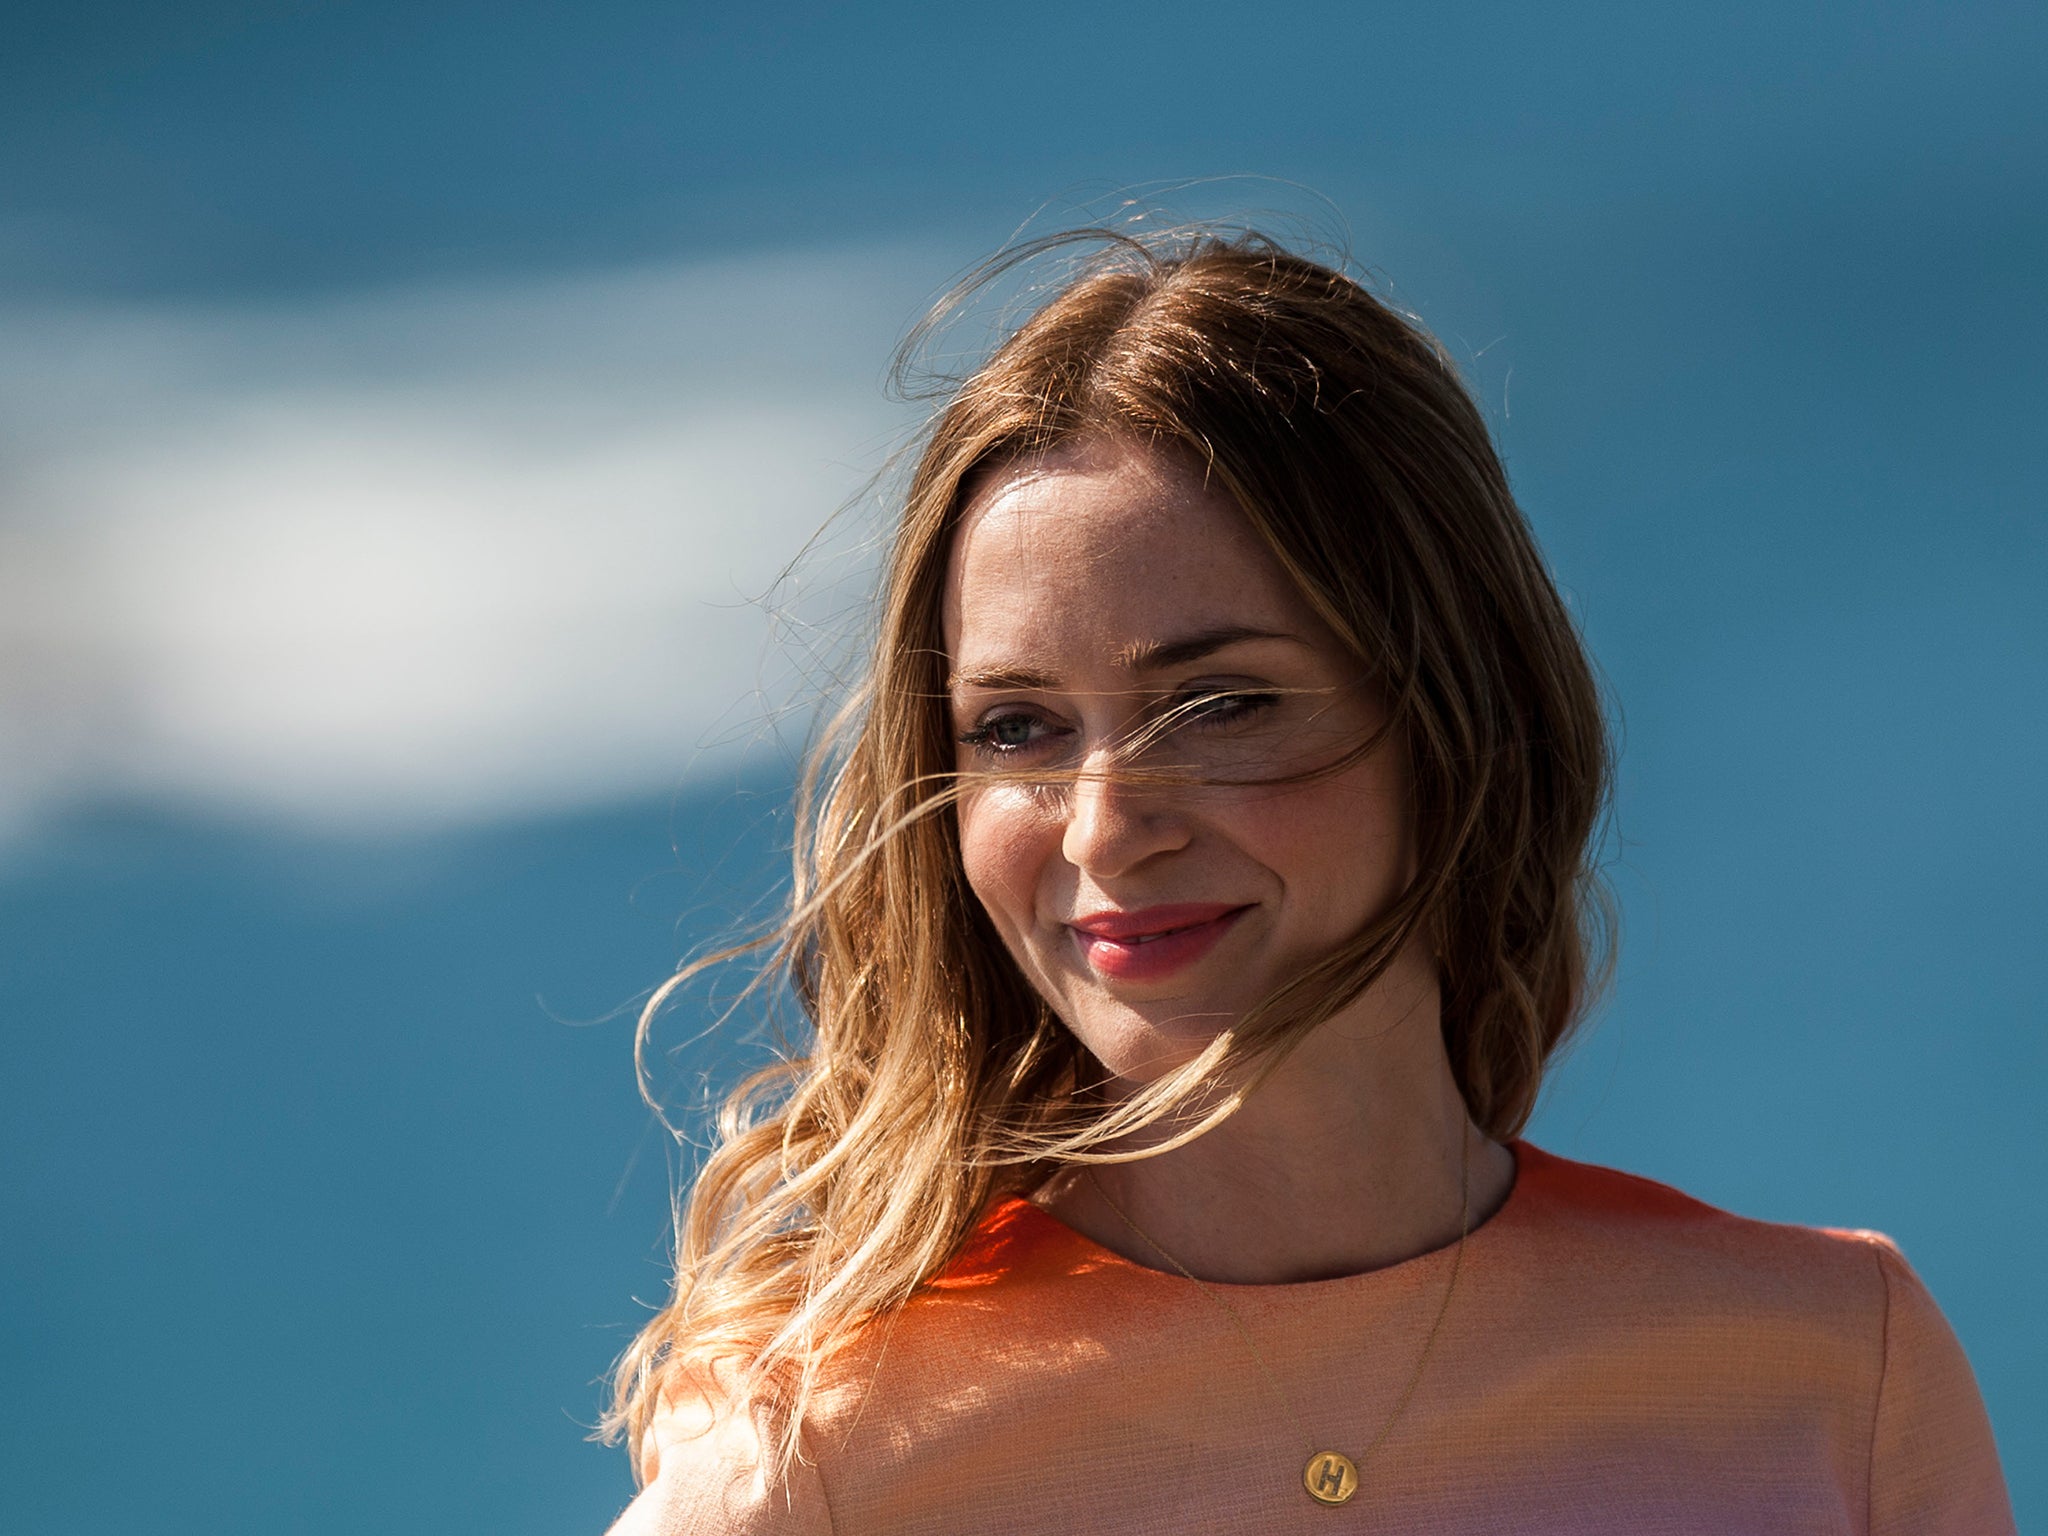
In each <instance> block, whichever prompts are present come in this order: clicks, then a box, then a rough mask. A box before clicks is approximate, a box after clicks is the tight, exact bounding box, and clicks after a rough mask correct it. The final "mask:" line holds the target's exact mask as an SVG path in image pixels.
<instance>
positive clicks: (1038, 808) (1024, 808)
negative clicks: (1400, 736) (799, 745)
mask: <svg viewBox="0 0 2048 1536" xmlns="http://www.w3.org/2000/svg"><path fill="white" fill-rule="evenodd" d="M943 621H944V633H945V643H946V649H947V660H948V664H949V673H950V679H949V700H948V708H949V710H950V719H951V723H952V727H953V734H954V736H955V737H956V740H957V743H958V744H957V746H956V754H957V757H956V761H957V765H958V766H959V768H960V769H961V770H963V771H964V772H967V773H970V774H972V773H987V772H990V771H991V770H993V771H996V772H999V773H1001V774H1002V775H1003V777H1001V778H993V779H985V780H983V781H981V782H980V783H979V784H978V785H976V786H974V787H972V788H970V789H969V791H968V792H967V794H966V795H965V797H964V798H963V800H962V802H961V804H960V807H959V828H960V847H961V857H962V861H963V864H964V866H965V869H966V873H967V878H968V882H969V884H970V885H971V886H972V888H973V890H974V893H975V895H976V896H977V897H978V898H979V899H980V901H981V903H982V905H983V906H984V907H985V908H986V910H987V912H988V914H989V917H990V919H991V921H992V922H993V923H994V925H995V928H996V930H997V932H998V933H1000V934H1001V935H1002V938H1003V942H1004V943H1005V945H1006V946H1007V947H1008V949H1009V951H1010V953H1011V955H1012V956H1013V957H1014V958H1015V960H1016V962H1017V964H1018V966H1019V968H1020V969H1021V970H1022V971H1023V973H1024V975H1025V976H1026V977H1027V978H1028V980H1029V982H1030V984H1031V985H1032V986H1034V987H1035V988H1037V990H1038V991H1039V992H1040V993H1041V995H1043V996H1044V997H1045V998H1046V999H1047V1001H1048V1002H1049V1003H1050V1004H1051V1005H1052V1007H1053V1009H1054V1010H1055V1012H1057V1013H1058V1015H1059V1016H1060V1018H1061V1019H1062V1020H1063V1021H1064V1022H1065V1023H1066V1024H1067V1026H1068V1027H1069V1028H1070V1029H1072V1030H1073V1032H1074V1034H1075V1035H1076V1036H1077V1037H1078V1038H1079V1039H1080V1040H1081V1042H1082V1043H1083V1044H1084V1045H1086V1046H1087V1048H1088V1049H1089V1050H1090V1051H1091V1052H1092V1053H1093V1054H1094V1056H1095V1057H1096V1059H1097V1060H1098V1061H1099V1062H1101V1063H1102V1065H1103V1067H1104V1068H1105V1073H1106V1076H1108V1077H1109V1078H1110V1079H1111V1080H1112V1081H1111V1084H1110V1088H1111V1091H1112V1092H1114V1091H1117V1090H1118V1088H1119V1087H1120V1086H1121V1087H1124V1088H1127V1087H1128V1086H1129V1085H1132V1084H1137V1083H1143V1082H1146V1081H1149V1080H1151V1079H1153V1078H1155V1077H1157V1076H1158V1075H1160V1074H1161V1073H1164V1072H1166V1071H1168V1070H1170V1069H1171V1068H1173V1067H1174V1066H1176V1065H1179V1064H1181V1063H1183V1062H1185V1061H1187V1060H1188V1059H1190V1058H1191V1057H1192V1056H1194V1055H1195V1054H1197V1053H1198V1052H1199V1051H1200V1050H1201V1049H1202V1048H1203V1046H1205V1045H1206V1044H1208V1043H1209V1041H1210V1040H1211V1039H1212V1038H1213V1037H1214V1035H1215V1032H1216V1031H1217V1030H1218V1029H1219V1028H1222V1027H1224V1026H1225V1025H1227V1024H1229V1023H1230V1022H1232V1021H1234V1020H1235V1019H1237V1018H1239V1017H1241V1016H1242V1015H1243V1013H1244V1012H1245V1011H1246V1010H1247V1009H1249V1008H1250V1007H1252V1006H1253V1005H1254V1004H1255V1003H1257V1002H1258V1001H1259V1000H1261V999H1262V998H1264V997H1265V996H1267V995H1268V994H1269V993H1271V992H1272V991H1273V990H1274V989H1275V988H1276V987H1277V986H1279V985H1280V984H1281V983H1282V982H1284V981H1285V980H1286V979H1287V978H1288V977H1290V976H1292V975H1294V974H1297V973H1298V972H1299V971H1300V969H1301V968H1303V967H1304V966H1306V965H1307V964H1309V963H1310V962H1312V961H1313V960H1314V959H1316V958H1317V957H1319V956H1321V955H1323V954H1326V953H1328V952H1329V951H1330V950H1331V949H1332V948H1334V947H1335V946H1337V945H1338V944H1340V943H1342V942H1343V941H1344V940H1345V939H1347V938H1349V937H1350V936H1351V935H1353V934H1355V933H1357V932H1358V931H1359V930H1360V929H1361V928H1363V927H1364V926H1365V925H1366V924H1367V923H1368V922H1369V921H1370V920H1371V919H1372V918H1373V917H1374V916H1375V915H1377V914H1378V913H1380V912H1381V911H1383V910H1384V909H1385V907H1386V906H1387V904H1388V903H1389V902H1390V901H1391V900H1393V899H1394V897H1395V896H1397V895H1398V894H1399V892H1400V891H1401V889H1402V888H1403V886H1404V884H1405V882H1406V880H1407V879H1408V877H1409V874H1410V872H1411V869H1412V859H1413V851H1412V830H1411V818H1410V814H1409V802H1408V789H1407V780H1406V772H1405V766H1404V765H1405V758H1404V756H1403V754H1402V751H1401V749H1400V746H1399V744H1398V742H1397V741H1394V740H1391V739H1390V740H1388V741H1387V742H1386V743H1385V744H1384V745H1382V746H1381V747H1380V748H1379V749H1378V750H1376V751H1374V752H1372V753H1370V754H1368V755H1366V756H1364V757H1362V758H1355V759H1354V760H1352V761H1349V762H1346V761H1345V758H1346V754H1347V752H1349V751H1350V750H1351V749H1352V748H1355V747H1356V746H1357V745H1358V744H1359V743H1360V742H1363V741H1366V740H1368V739H1369V738H1370V737H1371V736H1372V735H1373V734H1374V732H1375V731H1376V730H1378V729H1379V727H1380V726H1381V724H1382V723H1383V717H1382V714H1381V712H1380V704H1379V702H1378V697H1377V694H1376V692H1375V690H1374V689H1373V687H1372V685H1371V682H1370V679H1369V678H1368V677H1367V675H1366V673H1365V669H1364V668H1363V667H1362V666H1361V665H1360V664H1359V662H1358V661H1357V660H1356V659H1355V658H1354V657H1353V656H1351V655H1350V654H1349V653H1348V652H1347V651H1346V650H1345V649H1344V648H1343V647H1342V646H1341V645H1340V644H1339V643H1338V642H1337V640H1336V638H1335V637H1334V636H1333V635H1331V634H1330V632H1329V631H1328V629H1327V628H1326V627H1325V626H1324V625H1323V624H1322V622H1321V621H1320V620H1319V619H1318V618H1317V616H1316V614H1315V613H1314V611H1313V610H1312V609H1311V608H1310V607H1309V606H1308V603H1307V601H1306V600H1305V599H1304V598H1303V597H1302V595H1301V594H1300V592H1299V591H1298V590H1297V589H1296V588H1295V587H1294V585H1293V584H1292V583H1291V582H1290V581H1289V579H1288V578H1287V576H1286V574H1285V573H1284V572H1283V571H1282V570H1281V568H1280V566H1279V564H1278V562H1277V561H1276V560H1275V559H1274V557H1273V556H1272V554H1271V553H1270V552H1269V551H1268V550H1267V549H1266V547H1265V546H1264V544H1263V543H1262V542H1261V541H1260V539H1259V537H1258V535H1257V534H1256V532H1255V531H1254V530H1253V529H1252V527H1251V525H1250V524H1249V522H1248V521H1247V520H1246V519H1245V517H1244V515H1243V514H1242V512H1240V511H1239V509H1238V508H1237V507H1236V506H1235V505H1234V504H1233V503H1232V502H1231V500H1230V499H1229V497H1228V496H1227V495H1225V494H1224V493H1223V492H1222V491H1220V490H1219V489H1217V488H1215V487H1213V486H1210V485H1207V484H1205V483H1204V481H1203V479H1202V478H1201V477H1200V475H1199V474H1197V473H1196V472H1195V471H1194V470H1193V469H1192V468H1191V467H1189V466H1187V465H1185V464H1183V463H1182V462H1181V461H1180V460H1179V459H1177V458H1172V457H1167V456H1162V455H1159V454H1156V453H1154V452H1153V451H1151V450H1149V449H1147V448H1144V447H1141V446H1139V445H1136V444H1133V443H1130V442H1127V441H1124V440H1120V439H1089V440H1083V441H1081V442H1079V443H1073V444H1069V445H1066V446H1064V447H1062V448H1060V449H1058V450H1056V451H1054V452H1053V453H1050V454H1047V455H1043V456H1040V457H1036V458H1031V459H1027V460H1024V461H1021V462H1018V463H1014V464H1011V465H1009V466H1006V467H1005V468H1004V469H1002V470H1001V471H999V472H998V473H996V474H995V475H993V476H992V477H990V478H989V479H988V480H987V481H986V482H985V483H984V484H982V485H980V486H979V487H978V488H977V490H976V493H975V494H974V495H973V497H972V498H971V500H970V502H969V504H968V506H967V508H966V509H965V514H964V516H963V518H962V522H961V526H960V529H959V532H958V534H957V535H956V536H955V540H954V544H953V547H952V549H951V551H950V563H949V568H948V574H947V588H946V594H945V610H944V615H943ZM1134 738H1141V739H1142V740H1143V741H1144V746H1143V748H1142V750H1140V751H1138V752H1137V753H1136V754H1135V755H1132V754H1131V753H1130V751H1129V748H1128V744H1129V743H1130V742H1131V741H1132V740H1133V739H1134ZM1120 765H1121V767H1122V769H1123V772H1122V774H1121V776H1119V773H1118V769H1119V766H1120ZM1034 775H1040V776H1042V777H1039V778H1038V780H1037V782H1033V776H1034ZM1147 775H1150V776H1151V777H1152V778H1153V780H1154V782H1145V781H1144V780H1145V779H1146V777H1147ZM1176 775H1178V776H1179V777H1180V778H1181V779H1182V780H1183V782H1173V779H1174V777H1175V776H1176ZM1233 779H1234V780H1240V781H1248V782H1236V783H1232V782H1218V781H1229V780H1233ZM1276 781H1284V782H1276ZM1465 1125H1466V1120H1465V1112H1464V1107H1463V1104H1462V1102H1461V1101H1460V1100H1459V1098H1458V1094H1457V1090H1456V1087H1455V1084H1454V1083H1453V1080H1452V1077H1451V1073H1450V1068H1449V1064H1448V1061H1447V1060H1446V1058H1445V1054H1444V1049H1443V1044H1442V1039H1441V1036H1440V1033H1439V1028H1438V1006H1437V981H1436V974H1435V967H1434V962H1433V961H1432V959H1431V958H1430V956H1429V955H1428V954H1427V953H1426V952H1425V951H1424V950H1423V949H1422V948H1421V946H1420V945H1419V944H1417V945H1411V946H1410V947H1409V949H1408V951H1407V952H1405V953H1404V954H1403V955H1402V956H1401V957H1400V958H1399V959H1398V960H1397V962H1396V964H1395V965H1394V967H1393V968H1392V969H1391V970H1390V971H1389V972H1388V974H1387V975H1386V976H1385V977H1383V978H1382V979H1381V981H1380V982H1379V983H1377V984H1376V985H1375V986H1374V987H1372V988H1371V989H1370V990H1369V991H1368V992H1367V993H1366V994H1365V995H1364V996H1362V997H1360V998H1359V999H1357V1000H1356V1001H1354V1002H1353V1003H1352V1004H1351V1005H1350V1006H1349V1007H1347V1008H1346V1009H1344V1010H1343V1011H1342V1012H1340V1013H1339V1014H1338V1015H1336V1016H1335V1017H1334V1018H1332V1019H1330V1020H1328V1021H1327V1022H1325V1023H1324V1024H1322V1025H1320V1026H1319V1027H1318V1028H1317V1029H1316V1030H1315V1031H1314V1032H1313V1033H1312V1035H1311V1036H1310V1038H1309V1039H1308V1040H1307V1041H1306V1042H1304V1043H1303V1045H1302V1047H1301V1048H1300V1049H1299V1050H1297V1051H1295V1052H1294V1053H1293V1055H1291V1056H1290V1057H1289V1058H1288V1060H1287V1062H1286V1063H1285V1064H1284V1065H1283V1066H1282V1068H1281V1069H1280V1070H1279V1072H1277V1073H1276V1074H1275V1075H1274V1076H1273V1077H1272V1078H1271V1079H1269V1080H1268V1081H1267V1082H1266V1083H1265V1084H1264V1085H1263V1086H1262V1087H1261V1088H1260V1089H1259V1091H1258V1092H1257V1093H1256V1094H1254V1095H1253V1096H1252V1098H1251V1099H1250V1100H1249V1101H1248V1102H1247V1103H1246V1105H1245V1106H1244V1108H1243V1109H1241V1110H1240V1111H1239V1112H1238V1113H1237V1114H1236V1115H1235V1116H1233V1117H1232V1118H1231V1119H1230V1120H1228V1121H1226V1122H1225V1123H1224V1124H1222V1125H1221V1126H1219V1127H1218V1128H1217V1129H1216V1130H1214V1131H1212V1132H1210V1133H1209V1134H1207V1135H1205V1136H1203V1137H1201V1138H1199V1139H1198V1140H1196V1141H1195V1142H1193V1143H1191V1144H1189V1145H1188V1146H1186V1147H1183V1148H1179V1149H1176V1150H1174V1151H1172V1152H1169V1153H1166V1154H1163V1155H1160V1156H1157V1157H1151V1158H1145V1159H1142V1160H1138V1161H1134V1162H1128V1163H1118V1164H1114V1165H1109V1166H1106V1167H1103V1168H1101V1169H1099V1170H1098V1173H1097V1177H1098V1178H1099V1179H1100V1180H1101V1182H1102V1184H1103V1186H1104V1187H1105V1188H1106V1189H1107V1190H1108V1192H1109V1194H1110V1196H1111V1197H1112V1198H1114V1199H1115V1200H1116V1201H1117V1203H1118V1204H1119V1205H1121V1206H1122V1207H1123V1208H1124V1210H1125V1211H1126V1212H1128V1213H1129V1214H1130V1215H1131V1216H1132V1217H1134V1218H1135V1219H1136V1221H1137V1222H1138V1223H1139V1225H1141V1226H1143V1227H1144V1228H1146V1230H1147V1231H1149V1232H1150V1233H1151V1234H1152V1235H1153V1236H1154V1237H1157V1238H1158V1239H1159V1240H1160V1241H1161V1242H1162V1243H1163V1244H1165V1245H1166V1247H1167V1248H1169V1249H1170V1250H1171V1251H1172V1253H1173V1255H1174V1257H1175V1258H1177V1259H1179V1260H1180V1261H1181V1262H1182V1263H1183V1264H1186V1265H1187V1266H1188V1267H1189V1268H1190V1269H1191V1270H1193V1271H1194V1272H1195V1273H1196V1274H1198V1275H1201V1276H1203V1277H1204V1278H1208V1279H1215V1280H1223V1281H1239V1282H1245V1283H1262V1282H1265V1283H1270V1282H1277V1281H1288V1280H1301V1279H1312V1278H1323V1277H1326V1276H1329V1275H1336V1274H1348V1273H1356V1272H1360V1271H1363V1270H1367V1269H1372V1268H1377V1267H1380V1266H1382V1265H1385V1264H1388V1263H1393V1262H1397V1261H1399V1260H1400V1259H1403V1258H1407V1257H1410V1256H1412V1255H1414V1254H1416V1253H1420V1252H1424V1251H1427V1250H1428V1249H1431V1248H1435V1247H1439V1246H1441V1245H1442V1244H1444V1243H1446V1242H1451V1241H1455V1240H1456V1238H1457V1235H1458V1229H1459V1224H1460V1200H1459V1190H1458V1170H1459V1156H1460V1136H1461V1133H1462V1132H1463V1130H1464V1128H1465ZM1472 1175H1473V1177H1472V1183H1473V1202H1472V1204H1473V1210H1472V1219H1473V1220H1474V1221H1475V1222H1476V1221H1479V1220H1482V1219H1484V1217H1485V1216H1486V1215H1488V1214H1490V1213H1491V1211H1492V1210H1493V1209H1494V1208H1495V1207H1496V1206H1497V1205H1498V1204H1499V1203H1500V1202H1501V1200H1503V1199H1504V1198H1505V1197H1506V1193H1507V1190H1508V1187H1509V1185H1510V1183H1511V1182H1512V1178H1513V1160H1512V1158H1511V1156H1510V1155H1509V1154H1508V1153H1507V1152H1506V1151H1505V1150H1504V1149H1502V1148H1500V1147H1497V1146H1495V1145H1493V1144H1492V1143H1490V1142H1487V1141H1484V1140H1483V1139H1481V1138H1479V1137H1478V1135H1477V1133H1476V1132H1475V1133H1473V1152H1472ZM1037 1198H1038V1199H1039V1201H1040V1203H1041V1204H1042V1205H1044V1206H1045V1207H1046V1208H1047V1209H1048V1210H1050V1211H1051V1212H1052V1213H1053V1214H1054V1215H1056V1216H1058V1217H1059V1218H1060V1219H1062V1220H1064V1221H1066V1222H1068V1223H1069V1224H1071V1225H1073V1226H1074V1227H1076V1228H1078V1229H1079V1230H1081V1231H1082V1232H1084V1233H1085V1234H1087V1235H1088V1236H1090V1237H1092V1238H1094V1239H1095V1240H1096V1241H1098V1242H1100V1243H1102V1244H1104V1245H1105V1246H1107V1247H1110V1248H1112V1249H1114V1250H1117V1251H1120V1252H1123V1253H1125V1254H1126V1255H1127V1256H1129V1257H1131V1258H1134V1259H1136V1260H1138V1261H1139V1262H1141V1263H1147V1264H1151V1265H1153V1266H1155V1267H1162V1255H1160V1254H1158V1253H1155V1252H1150V1251H1147V1250H1146V1248H1145V1247H1144V1245H1142V1244H1141V1243H1139V1242H1138V1241H1137V1240H1136V1239H1135V1238H1134V1237H1133V1236H1132V1235H1131V1233H1130V1231H1129V1230H1128V1229H1127V1228H1126V1227H1125V1226H1124V1225H1123V1223H1122V1222H1121V1221H1119V1220H1118V1219H1117V1218H1116V1216H1115V1215H1114V1214H1113V1213H1111V1212H1110V1211H1108V1210H1107V1209H1106V1208H1105V1207H1104V1205H1103V1202H1102V1200H1101V1197H1100V1195H1099V1194H1098V1193H1097V1192H1096V1191H1095V1190H1094V1189H1093V1188H1092V1187H1091V1186H1090V1184H1089V1182H1088V1181H1087V1180H1085V1179H1076V1178H1072V1177H1066V1178H1061V1179H1056V1180H1055V1181H1054V1182H1053V1183H1052V1184H1050V1185H1048V1186H1047V1187H1046V1188H1045V1189H1044V1190H1042V1191H1041V1192H1040V1193H1039V1195H1038V1197H1037Z"/></svg>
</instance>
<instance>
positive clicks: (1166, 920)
mask: <svg viewBox="0 0 2048 1536" xmlns="http://www.w3.org/2000/svg"><path fill="white" fill-rule="evenodd" d="M1250 910H1251V907H1249V906H1232V905H1230V904H1228V903H1226V902H1182V903H1179V904H1177V905H1173V906H1161V907H1144V908H1140V909H1139V910H1137V911H1132V912H1093V913H1089V914H1088V915H1087V916H1085V917H1080V918H1076V919H1075V920H1074V921H1073V922H1071V923H1069V924H1068V925H1067V926H1068V927H1069V928H1071V929H1073V930H1074V937H1075V939H1076V940H1077V941H1078V942H1079V944H1080V946H1081V953H1082V956H1083V958H1084V959H1086V961H1087V962H1088V966H1089V968H1090V969H1091V970H1093V971H1095V972H1096V973H1097V974H1099V975H1101V976H1103V977H1105V978H1108V979H1110V980H1114V981H1159V980H1163V979H1164V978H1166V977H1168V976H1171V975H1173V974H1174V973H1175V972H1177V971H1181V970H1184V969H1186V968H1187V967H1188V966H1191V965H1193V964H1194V963H1195V962H1196V961H1197V960H1199V959H1201V958H1202V957H1203V956H1204V955H1206V954H1207V953H1208V952H1209V951H1210V950H1211V949H1213V948H1215V946H1216V944H1217V942H1218V941H1219V940H1220V939H1222V937H1223V936H1224V934H1226V933H1228V932H1229V931H1230V929H1231V927H1232V926H1233V925H1234V924H1235V923H1236V922H1237V920H1238V919H1239V918H1240V917H1242V916H1243V915H1244V914H1245V913H1247V912H1249V911H1250Z"/></svg>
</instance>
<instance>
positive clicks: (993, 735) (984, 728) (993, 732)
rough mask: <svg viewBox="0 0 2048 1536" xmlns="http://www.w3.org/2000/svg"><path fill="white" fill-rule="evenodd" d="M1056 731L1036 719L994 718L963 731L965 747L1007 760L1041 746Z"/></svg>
mask: <svg viewBox="0 0 2048 1536" xmlns="http://www.w3.org/2000/svg"><path fill="white" fill-rule="evenodd" d="M1052 731H1053V727H1052V726H1051V725H1050V724H1049V723H1048V722H1046V721H1044V720H1041V719H1040V718H1039V717H1038V716H1036V715H1017V714H1010V715H991V716H989V718H987V719H986V720H983V721H982V722H981V723H980V724H979V725H977V726H975V727H974V729H973V730H971V731H963V732H962V733H961V734H960V737H959V740H960V742H961V744H962V745H963V746H969V747H974V748H976V749H977V750H979V751H982V752H986V753H990V754H992V755H994V756H998V757H1003V756H1008V755H1009V754H1011V753H1014V752H1023V751H1025V750H1027V749H1028V748H1031V747H1034V746H1036V745H1038V743H1039V742H1041V741H1043V740H1044V739H1045V738H1046V737H1047V736H1049V735H1051V734H1052Z"/></svg>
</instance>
